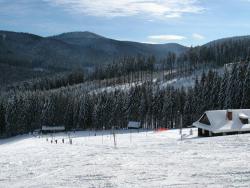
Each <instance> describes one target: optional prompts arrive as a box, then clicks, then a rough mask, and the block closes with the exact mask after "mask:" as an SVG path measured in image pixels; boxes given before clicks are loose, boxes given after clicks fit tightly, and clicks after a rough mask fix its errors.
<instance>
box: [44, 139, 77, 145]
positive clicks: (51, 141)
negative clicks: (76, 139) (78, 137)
mask: <svg viewBox="0 0 250 188" xmlns="http://www.w3.org/2000/svg"><path fill="white" fill-rule="evenodd" d="M53 140H54V142H55V143H56V144H57V142H58V140H57V139H53V138H52V139H51V140H50V143H51V144H52V143H53ZM46 141H47V142H48V141H49V139H48V138H46ZM64 142H65V140H64V138H62V143H63V144H64ZM72 143H73V142H72V138H69V144H72Z"/></svg>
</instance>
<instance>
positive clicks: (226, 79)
mask: <svg viewBox="0 0 250 188" xmlns="http://www.w3.org/2000/svg"><path fill="white" fill-rule="evenodd" d="M248 96H250V66H249V63H247V62H241V63H239V64H236V63H235V64H233V65H232V66H231V67H230V68H227V69H226V70H225V73H224V74H223V75H220V74H218V73H217V72H214V71H209V72H208V73H207V74H205V73H203V75H202V76H201V78H197V79H196V81H195V85H194V87H190V88H180V89H178V88H174V87H166V88H163V87H161V85H160V84H156V83H154V82H150V81H149V82H146V83H144V84H140V85H136V86H134V87H129V88H125V89H116V90H114V91H109V90H105V91H102V92H96V91H93V90H88V89H86V87H74V86H72V87H62V88H59V89H54V90H45V91H41V90H36V91H15V92H14V93H12V94H11V95H3V96H1V97H0V125H1V126H0V135H5V136H13V135H17V134H23V133H27V132H31V131H33V130H35V129H39V128H41V126H42V125H48V126H53V125H65V126H66V129H67V130H72V129H79V130H85V129H102V128H103V127H105V129H110V128H112V127H113V126H115V127H117V128H125V127H126V126H127V123H128V121H140V122H141V124H142V126H143V127H144V128H158V127H166V128H178V127H179V125H180V116H181V115H182V116H183V125H184V127H187V126H189V125H191V124H192V123H193V122H194V121H196V120H197V119H198V118H199V117H200V116H201V114H202V113H203V112H204V111H206V110H214V109H228V108H250V99H249V97H248Z"/></svg>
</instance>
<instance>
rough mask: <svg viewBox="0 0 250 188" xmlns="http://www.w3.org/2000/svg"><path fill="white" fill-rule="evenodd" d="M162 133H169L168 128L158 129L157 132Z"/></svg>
mask: <svg viewBox="0 0 250 188" xmlns="http://www.w3.org/2000/svg"><path fill="white" fill-rule="evenodd" d="M162 131H168V129H167V128H158V129H156V132H162Z"/></svg>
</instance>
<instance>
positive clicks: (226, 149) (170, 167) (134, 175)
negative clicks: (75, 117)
mask: <svg viewBox="0 0 250 188" xmlns="http://www.w3.org/2000/svg"><path fill="white" fill-rule="evenodd" d="M184 133H185V134H189V129H185V130H184ZM89 134H91V136H89ZM93 134H94V133H93V132H92V133H90V132H78V133H76V134H74V135H72V136H74V138H73V144H72V145H70V144H69V143H68V140H66V143H65V144H62V142H61V138H62V137H63V136H65V135H64V134H57V135H56V139H58V144H55V143H53V144H51V143H50V142H47V141H46V137H44V138H35V137H32V136H19V137H15V138H11V139H6V140H0V187H1V188H2V187H3V188H4V187H25V188H26V187H126V188H127V187H134V188H135V187H150V188H151V187H191V188H193V187H202V188H203V187H211V188H216V187H249V186H250V135H249V134H245V135H234V136H225V137H214V138H196V135H197V132H196V131H194V136H187V137H186V138H185V139H184V140H182V141H181V140H180V136H179V131H178V130H171V131H165V132H157V133H156V132H148V133H146V132H141V133H133V134H130V133H127V134H117V148H116V149H115V148H114V145H113V140H112V139H113V138H112V137H111V138H110V136H109V135H108V134H107V135H105V136H104V137H103V139H102V136H101V135H97V136H94V135H93ZM99 134H101V133H99ZM49 141H50V140H49Z"/></svg>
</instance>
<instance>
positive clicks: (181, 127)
mask: <svg viewBox="0 0 250 188" xmlns="http://www.w3.org/2000/svg"><path fill="white" fill-rule="evenodd" d="M180 120H181V122H180V126H181V127H180V134H181V140H182V123H183V122H182V114H180Z"/></svg>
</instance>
